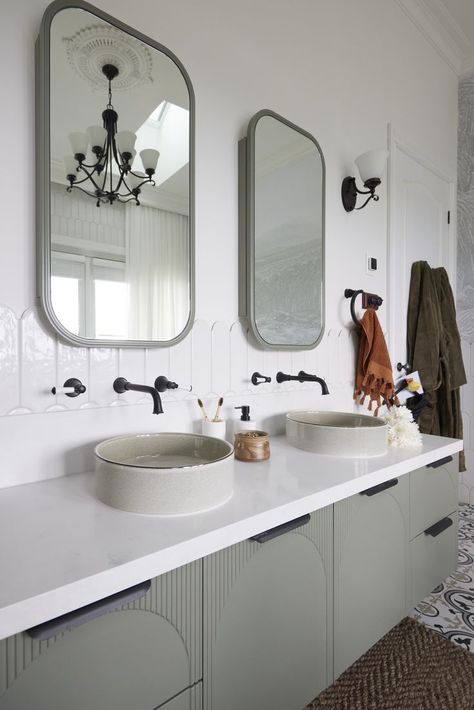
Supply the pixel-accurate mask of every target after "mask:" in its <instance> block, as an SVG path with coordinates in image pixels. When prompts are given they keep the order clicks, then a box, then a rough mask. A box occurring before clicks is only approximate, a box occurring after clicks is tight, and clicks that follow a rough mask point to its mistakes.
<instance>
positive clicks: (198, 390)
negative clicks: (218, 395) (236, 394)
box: [176, 320, 212, 397]
mask: <svg viewBox="0 0 474 710" xmlns="http://www.w3.org/2000/svg"><path fill="white" fill-rule="evenodd" d="M191 348H192V350H191V375H190V378H189V379H188V380H187V382H186V383H185V382H184V381H183V384H192V386H193V392H194V393H195V394H197V395H198V396H202V397H204V396H205V395H206V394H207V393H208V392H210V390H211V367H212V359H211V328H210V325H209V323H207V322H206V321H203V320H197V321H196V322H195V323H194V325H193V329H192V331H191ZM176 381H177V382H178V384H179V380H176Z"/></svg>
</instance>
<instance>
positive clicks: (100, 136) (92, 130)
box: [87, 126, 107, 149]
mask: <svg viewBox="0 0 474 710" xmlns="http://www.w3.org/2000/svg"><path fill="white" fill-rule="evenodd" d="M87 133H88V134H89V139H90V144H91V146H92V148H101V149H102V148H103V147H104V145H105V139H106V138H107V131H106V130H105V128H104V127H103V126H89V128H88V129H87Z"/></svg>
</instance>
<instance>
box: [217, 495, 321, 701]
mask: <svg viewBox="0 0 474 710" xmlns="http://www.w3.org/2000/svg"><path fill="white" fill-rule="evenodd" d="M204 589H205V592H204V630H205V631H204V633H205V639H206V641H205V647H204V703H203V704H204V707H205V708H206V710H243V709H244V708H245V710H263V708H271V709H272V710H301V709H302V708H303V707H304V706H305V705H306V704H307V703H308V702H310V701H311V700H312V699H313V698H314V697H315V696H316V695H317V694H318V693H319V692H320V691H321V690H323V688H325V687H326V686H327V685H329V684H330V683H331V681H332V667H331V666H332V507H329V508H325V509H323V510H320V511H318V512H317V513H312V514H311V517H310V521H309V522H307V523H306V524H304V525H303V526H302V527H299V528H297V529H295V530H293V531H291V532H286V533H284V534H282V535H280V536H279V537H276V538H274V539H271V540H268V541H266V542H262V543H259V542H255V541H252V540H249V541H245V542H242V543H240V544H238V545H234V546H232V547H230V548H227V549H225V550H221V551H220V552H217V553H216V554H214V555H211V556H209V557H206V558H205V559H204Z"/></svg>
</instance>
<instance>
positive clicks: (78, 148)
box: [68, 131, 89, 156]
mask: <svg viewBox="0 0 474 710" xmlns="http://www.w3.org/2000/svg"><path fill="white" fill-rule="evenodd" d="M68 137H69V142H70V143H71V148H72V153H73V155H84V156H85V155H86V154H87V148H88V147H89V136H88V135H87V133H80V132H79V131H76V132H75V133H70V134H69V136H68Z"/></svg>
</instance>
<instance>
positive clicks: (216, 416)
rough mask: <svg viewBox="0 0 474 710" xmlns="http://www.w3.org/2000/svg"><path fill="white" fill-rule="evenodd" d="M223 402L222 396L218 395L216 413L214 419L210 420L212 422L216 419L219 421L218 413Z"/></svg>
mask: <svg viewBox="0 0 474 710" xmlns="http://www.w3.org/2000/svg"><path fill="white" fill-rule="evenodd" d="M223 404H224V397H219V401H218V403H217V409H216V413H215V414H214V419H213V420H212V421H213V422H218V421H220V419H219V415H220V413H221V407H222V405H223Z"/></svg>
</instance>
